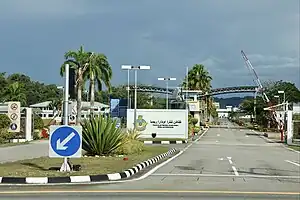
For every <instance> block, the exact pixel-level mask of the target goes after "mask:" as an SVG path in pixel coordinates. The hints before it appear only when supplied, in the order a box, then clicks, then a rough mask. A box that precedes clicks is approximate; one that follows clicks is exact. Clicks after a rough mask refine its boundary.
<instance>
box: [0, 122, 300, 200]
mask: <svg viewBox="0 0 300 200" xmlns="http://www.w3.org/2000/svg"><path fill="white" fill-rule="evenodd" d="M232 126H233V125H232V124H228V127H229V128H228V127H227V128H211V129H210V130H209V131H208V132H207V133H206V135H204V136H203V137H202V138H201V139H200V140H199V141H197V142H195V143H194V144H193V145H192V146H190V147H189V148H188V149H186V150H185V151H184V153H183V154H181V155H180V156H179V157H177V158H176V159H174V160H172V161H171V162H169V163H167V164H166V165H164V166H163V167H161V168H160V169H158V170H157V171H156V172H154V173H153V174H151V175H150V176H148V177H147V178H146V179H143V180H139V181H134V182H121V183H115V184H101V185H99V184H98V185H85V186H82V185H81V186H78V185H73V186H52V187H50V186H43V187H33V186H30V187H29V186H26V187H3V186H2V187H0V190H1V191H0V198H1V197H3V199H45V200H46V199H48V200H50V199H56V198H60V199H61V200H62V199H74V200H75V199H96V198H98V199H99V198H101V199H119V200H121V199H248V198H249V199H250V198H251V199H252V198H255V199H300V196H299V192H300V154H298V153H296V152H292V151H289V150H287V149H285V148H283V147H282V146H281V145H280V144H277V143H269V142H267V141H265V140H264V139H262V138H260V137H258V136H255V135H253V132H252V131H250V130H246V129H236V128H230V127H232ZM181 148H182V146H181ZM6 191H8V192H10V194H4V193H6ZM15 191H18V192H19V193H20V192H22V191H27V192H28V191H33V192H32V193H30V194H13V193H15ZM47 191H48V192H47ZM124 192H125V193H124ZM33 193H36V194H33ZM70 195H72V196H70ZM73 195H75V196H73ZM1 199H2V198H1Z"/></svg>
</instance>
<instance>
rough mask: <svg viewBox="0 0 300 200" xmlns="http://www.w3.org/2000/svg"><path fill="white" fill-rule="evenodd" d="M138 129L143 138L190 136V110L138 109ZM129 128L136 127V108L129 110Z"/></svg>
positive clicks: (184, 137)
mask: <svg viewBox="0 0 300 200" xmlns="http://www.w3.org/2000/svg"><path fill="white" fill-rule="evenodd" d="M136 123H137V130H138V131H140V132H141V137H142V138H154V137H155V138H181V139H187V138H188V111H187V110H164V109H137V121H136ZM127 128H129V129H133V128H134V110H133V109H128V110H127Z"/></svg>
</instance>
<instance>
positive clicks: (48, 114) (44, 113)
mask: <svg viewBox="0 0 300 200" xmlns="http://www.w3.org/2000/svg"><path fill="white" fill-rule="evenodd" d="M30 107H31V108H33V109H38V111H39V116H40V117H41V118H42V119H54V120H55V121H56V122H61V120H62V113H61V112H59V111H57V110H53V109H52V108H51V101H45V102H42V103H37V104H33V105H30ZM93 109H94V114H95V115H100V114H104V113H105V114H106V113H109V112H110V109H109V106H108V105H105V104H103V103H99V102H95V104H94V108H93ZM69 110H70V111H69V115H70V116H69V120H70V122H71V123H72V122H75V120H76V113H77V112H76V110H77V109H76V102H71V103H70V104H69ZM81 110H82V112H81V117H82V118H87V117H88V115H89V113H90V110H91V105H90V102H85V101H83V102H81Z"/></svg>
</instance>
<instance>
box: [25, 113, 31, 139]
mask: <svg viewBox="0 0 300 200" xmlns="http://www.w3.org/2000/svg"><path fill="white" fill-rule="evenodd" d="M25 112H26V118H25V119H26V121H25V140H26V141H31V140H32V108H26V111H25Z"/></svg>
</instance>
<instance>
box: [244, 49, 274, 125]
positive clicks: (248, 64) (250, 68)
mask: <svg viewBox="0 0 300 200" xmlns="http://www.w3.org/2000/svg"><path fill="white" fill-rule="evenodd" d="M241 54H242V56H243V59H244V61H245V63H246V66H247V67H248V69H249V70H250V71H252V72H253V74H254V76H255V79H254V82H255V83H256V84H257V86H258V90H257V91H256V93H257V92H258V91H260V92H262V94H263V97H264V99H265V101H266V102H267V104H268V106H269V107H271V106H273V105H272V102H271V101H270V99H269V98H268V96H267V94H266V93H265V92H264V88H263V86H262V84H261V82H260V80H259V78H258V75H257V73H256V71H255V69H254V67H253V66H252V64H251V62H250V60H249V59H248V57H247V56H246V54H245V53H244V51H243V50H241ZM256 93H255V97H256ZM255 103H256V100H255ZM254 109H255V108H254ZM271 112H272V114H273V117H274V119H275V121H276V122H277V123H279V121H278V119H277V115H276V112H275V109H271Z"/></svg>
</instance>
